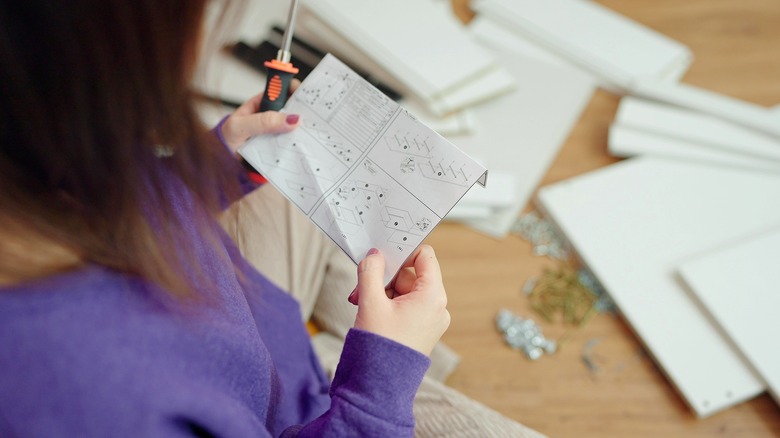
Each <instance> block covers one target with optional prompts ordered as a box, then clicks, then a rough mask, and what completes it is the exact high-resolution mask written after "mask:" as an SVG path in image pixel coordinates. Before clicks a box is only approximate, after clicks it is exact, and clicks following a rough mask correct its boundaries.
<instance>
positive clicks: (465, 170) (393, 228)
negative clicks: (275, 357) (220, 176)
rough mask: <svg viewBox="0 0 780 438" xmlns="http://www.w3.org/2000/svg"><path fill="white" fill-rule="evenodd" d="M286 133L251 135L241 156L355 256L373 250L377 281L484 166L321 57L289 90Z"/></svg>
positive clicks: (483, 176)
mask: <svg viewBox="0 0 780 438" xmlns="http://www.w3.org/2000/svg"><path fill="white" fill-rule="evenodd" d="M283 111H285V112H289V113H295V114H300V115H301V126H300V127H298V129H296V130H294V131H293V132H290V133H286V134H277V135H264V136H258V137H254V138H252V139H250V140H249V141H248V142H247V143H246V145H244V146H243V147H242V148H241V149H239V154H241V156H242V157H244V159H246V160H247V161H248V162H249V163H250V164H251V165H252V166H253V167H255V168H256V169H257V170H258V171H259V172H260V173H261V174H263V176H265V177H266V178H267V179H268V181H270V182H271V184H273V185H274V186H275V187H276V188H277V189H278V190H279V191H280V192H282V193H283V194H284V195H285V196H286V197H287V198H288V199H289V200H290V201H291V202H292V203H293V204H295V205H296V206H298V208H300V209H301V211H303V213H304V214H306V216H307V217H308V218H309V219H310V220H312V221H313V222H314V223H315V224H316V225H317V226H318V227H320V229H322V231H324V232H325V233H326V234H327V235H328V236H329V237H330V238H331V239H333V241H334V242H336V244H338V245H339V246H340V247H341V249H343V250H344V252H346V253H347V255H349V257H350V258H352V260H353V261H355V262H356V263H357V262H359V261H360V260H362V259H363V258H364V257H365V255H366V253H367V252H368V250H369V249H371V248H378V249H379V250H380V251H381V252H382V254H384V256H385V259H386V261H387V265H386V267H385V276H384V280H385V284H388V283H390V281H392V279H393V277H394V276H395V274H396V273H397V272H398V270H399V269H400V268H401V267H402V265H403V263H404V261H405V260H406V259H407V258H408V257H409V256H410V255H411V254H412V253H413V252H414V250H415V248H417V246H419V245H420V244H421V243H422V242H423V240H424V239H425V237H426V236H427V235H428V234H430V232H431V231H432V230H433V228H434V227H435V226H436V225H437V224H438V223H439V222H440V221H441V220H442V218H443V217H444V216H445V215H446V214H447V213H448V212H449V211H450V209H452V207H453V206H455V204H456V203H457V202H458V201H459V200H460V199H461V198H462V197H463V195H464V194H465V193H466V192H467V191H468V190H469V189H470V188H471V187H472V186H473V185H474V184H475V183H479V184H481V185H482V186H484V185H485V183H486V180H487V170H486V169H485V168H484V167H483V166H482V165H480V164H478V163H477V162H476V161H474V160H473V159H472V158H471V157H469V156H468V155H466V154H465V153H464V152H462V151H461V150H460V149H458V148H457V147H456V146H454V145H453V144H452V143H450V142H449V141H447V140H446V139H444V138H443V137H441V136H440V135H439V134H437V133H436V132H435V131H433V130H432V129H430V128H428V127H427V126H425V125H424V124H423V123H421V122H420V121H419V120H417V119H416V118H415V117H414V116H412V115H411V114H410V113H409V112H407V111H406V110H404V109H403V108H401V107H400V106H399V105H398V104H397V103H395V102H393V101H392V100H391V99H389V98H388V97H387V96H385V95H384V94H382V93H381V92H380V91H379V90H377V89H376V88H374V87H373V86H372V85H371V84H369V83H368V82H366V81H365V80H364V79H363V78H361V77H360V76H358V75H357V74H356V73H355V72H353V71H352V70H350V69H349V67H347V66H346V65H344V64H343V63H342V62H341V61H339V60H338V59H337V58H336V57H334V56H332V55H330V54H329V55H327V56H326V57H325V58H324V59H323V60H322V62H320V64H319V65H318V66H317V67H316V68H315V69H314V71H312V72H311V73H310V74H309V76H307V77H306V80H305V81H304V82H303V83H302V84H301V85H300V87H299V88H298V89H297V90H296V92H295V93H294V94H293V95H292V96H291V97H290V99H289V101H288V102H287V105H286V106H285V108H284V110H283Z"/></svg>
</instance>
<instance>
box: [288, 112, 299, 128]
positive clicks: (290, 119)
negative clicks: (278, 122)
mask: <svg viewBox="0 0 780 438" xmlns="http://www.w3.org/2000/svg"><path fill="white" fill-rule="evenodd" d="M300 118H301V116H300V115H298V114H288V115H287V118H286V119H285V121H286V122H287V124H288V125H294V124H296V123H298V120H300Z"/></svg>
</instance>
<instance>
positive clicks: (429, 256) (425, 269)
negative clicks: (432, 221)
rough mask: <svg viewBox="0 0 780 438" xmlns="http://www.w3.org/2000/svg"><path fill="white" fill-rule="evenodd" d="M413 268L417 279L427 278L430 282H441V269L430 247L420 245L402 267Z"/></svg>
mask: <svg viewBox="0 0 780 438" xmlns="http://www.w3.org/2000/svg"><path fill="white" fill-rule="evenodd" d="M410 266H413V267H414V271H415V273H416V274H417V277H419V278H423V277H429V278H430V279H431V280H434V281H438V282H439V283H441V282H442V278H441V267H440V266H439V260H438V259H437V258H436V253H435V252H434V251H433V248H432V247H431V246H430V245H420V247H419V248H417V251H415V253H414V254H412V256H411V257H409V258H408V259H407V260H406V262H405V263H404V267H410Z"/></svg>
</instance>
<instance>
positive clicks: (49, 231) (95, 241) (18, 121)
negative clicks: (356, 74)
mask: <svg viewBox="0 0 780 438" xmlns="http://www.w3.org/2000/svg"><path fill="white" fill-rule="evenodd" d="M207 3H208V2H207V0H69V1H67V2H53V1H50V0H24V1H11V2H2V4H0V90H2V93H1V94H2V96H3V97H2V99H0V188H1V189H0V227H2V229H4V230H6V231H9V230H11V229H12V228H11V227H14V229H17V230H24V231H25V232H27V233H28V234H29V235H30V236H32V237H33V238H36V239H42V240H44V241H46V242H50V243H53V244H55V245H58V246H60V247H62V248H65V249H67V250H68V251H70V252H72V253H73V254H75V255H76V257H77V259H78V260H79V262H90V263H96V264H100V265H104V266H107V267H110V268H113V269H116V270H119V271H122V272H127V273H131V274H137V275H140V276H143V277H144V278H146V279H148V280H151V281H154V282H156V283H158V284H159V285H162V286H163V287H164V288H166V289H167V290H169V291H171V292H172V293H174V294H176V295H188V294H190V292H191V291H192V290H193V289H194V288H193V286H194V283H195V282H196V281H197V280H196V279H194V278H192V277H191V276H189V277H188V276H187V275H186V273H187V272H191V271H192V267H189V268H188V266H192V264H193V263H194V262H195V259H194V257H195V256H194V252H193V251H189V250H188V249H189V248H190V245H191V243H190V242H188V239H187V238H186V236H185V235H184V234H183V233H182V232H180V230H179V227H178V226H177V223H176V218H177V216H176V212H175V211H174V207H173V206H172V204H171V202H169V201H170V200H169V199H168V198H169V197H170V194H169V193H170V192H169V191H167V190H166V187H165V186H164V185H165V183H166V181H167V178H165V177H164V176H163V175H162V174H161V173H160V172H155V171H153V169H157V168H159V167H160V162H161V161H164V163H165V166H166V167H167V168H168V169H170V171H171V172H173V173H174V174H175V175H176V176H177V177H178V179H179V180H180V181H182V182H183V183H184V185H185V186H186V187H187V188H188V189H189V191H190V192H191V193H192V194H193V196H194V197H195V198H196V201H198V202H199V203H200V204H201V205H204V206H206V208H207V209H208V211H210V212H212V213H214V212H216V210H217V208H218V205H219V202H220V193H225V191H226V190H228V191H229V190H231V186H230V181H229V178H228V173H227V172H225V171H224V166H226V165H229V164H228V163H226V162H225V160H224V159H221V158H220V157H223V156H224V155H225V154H224V153H221V154H220V153H219V152H222V151H219V148H221V147H222V146H221V145H219V144H213V142H212V141H209V138H210V136H207V135H205V134H206V130H205V129H204V128H203V127H201V125H200V123H199V121H198V117H197V115H196V114H195V111H194V105H193V93H192V91H191V89H190V85H189V84H190V81H191V76H192V73H193V72H192V70H193V69H194V64H195V60H196V57H197V56H196V55H197V51H198V48H199V47H198V40H199V38H200V33H201V27H202V22H203V19H204V14H205V11H206V8H207V6H208V5H207ZM223 15H225V14H223ZM157 145H166V147H167V148H168V151H170V152H172V154H170V156H169V157H167V158H165V159H164V160H162V159H160V158H159V157H158V156H157V154H156V153H155V152H156V150H157V149H156V146H157ZM150 206H151V207H150ZM208 228H209V227H204V230H203V231H204V233H206V234H207V239H210V238H216V234H215V233H216V231H215V230H213V229H211V231H209V229H208ZM209 233H211V234H209ZM7 249H8V248H7V245H6V250H7ZM18 264H19V263H17V265H18ZM0 269H5V270H20V269H23V267H22V266H14V261H13V260H12V258H11V257H10V256H9V255H8V251H4V250H3V245H0Z"/></svg>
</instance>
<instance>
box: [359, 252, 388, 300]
mask: <svg viewBox="0 0 780 438" xmlns="http://www.w3.org/2000/svg"><path fill="white" fill-rule="evenodd" d="M384 275H385V257H384V256H383V255H382V254H380V253H379V250H378V249H376V248H371V250H370V251H369V252H368V255H367V256H366V258H364V259H363V260H362V261H361V262H360V263H359V264H358V286H357V290H358V293H359V294H360V300H361V301H363V302H365V300H370V301H373V300H376V299H377V298H385V299H386V298H387V295H386V294H385V284H384Z"/></svg>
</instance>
